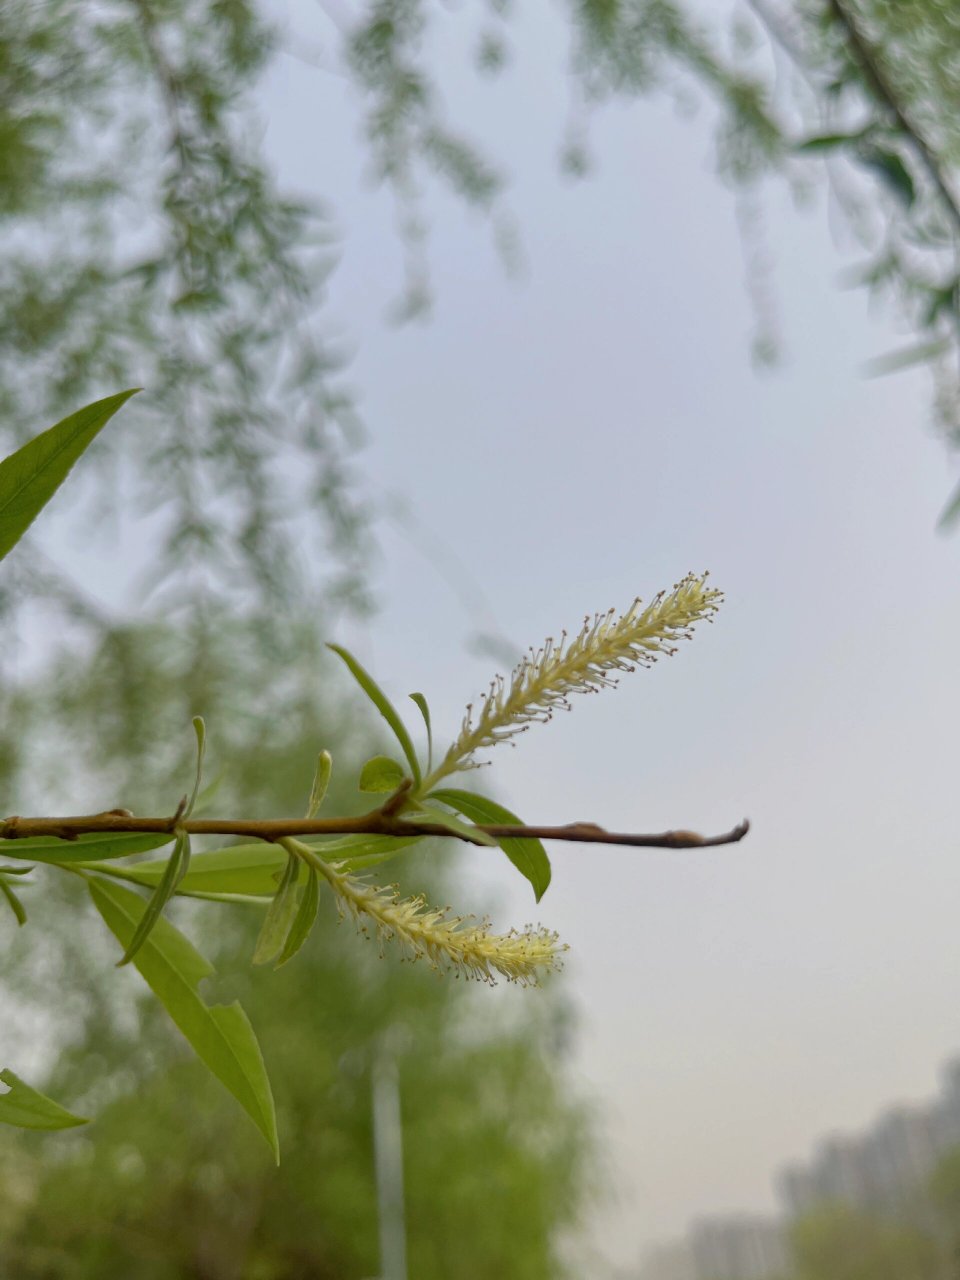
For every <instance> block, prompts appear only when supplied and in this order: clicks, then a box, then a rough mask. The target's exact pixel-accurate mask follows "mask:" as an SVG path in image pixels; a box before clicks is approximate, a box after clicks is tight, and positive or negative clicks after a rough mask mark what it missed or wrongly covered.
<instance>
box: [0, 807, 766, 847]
mask: <svg viewBox="0 0 960 1280" xmlns="http://www.w3.org/2000/svg"><path fill="white" fill-rule="evenodd" d="M389 803H390V802H389V801H387V804H386V805H384V806H383V807H381V808H379V809H372V810H371V811H370V812H369V813H364V814H360V815H359V816H358V817H355V818H268V819H266V820H253V819H251V820H244V819H228V818H190V819H187V820H186V821H184V820H182V819H181V818H180V817H179V815H174V816H173V817H169V818H135V817H133V816H132V815H131V814H128V813H125V812H124V811H122V810H121V811H117V812H109V813H95V814H89V815H82V816H79V817H67V818H19V817H12V818H7V819H6V821H0V840H27V839H31V838H34V837H38V836H45V837H48V838H49V837H51V836H52V837H54V838H56V839H60V840H76V839H77V838H78V837H79V836H82V835H125V834H141V835H143V834H151V833H157V834H162V833H165V832H169V833H171V834H172V833H173V829H174V827H175V826H177V827H178V828H180V829H182V830H184V831H187V832H189V834H190V835H194V836H214V835H217V836H246V837H247V838H248V839H252V840H267V841H271V842H273V841H282V840H284V839H287V838H290V837H298V836H299V837H303V836H341V835H380V836H399V837H402V836H434V837H440V838H444V837H446V838H450V839H458V840H466V841H467V842H468V843H471V841H470V840H469V836H467V835H459V834H458V833H455V832H452V831H445V830H438V829H437V827H436V825H435V824H433V823H426V822H417V821H416V819H406V818H404V817H403V816H402V815H399V814H397V813H395V812H392V811H391V810H390V809H389V808H388V806H389ZM476 825H477V829H478V831H482V832H484V833H485V834H486V835H488V836H493V837H494V839H496V840H518V839H520V840H522V839H534V840H568V841H575V842H578V843H581V844H617V845H631V846H635V847H645V848H655V849H697V848H703V847H705V846H708V845H721V844H736V843H737V841H739V840H742V839H743V837H744V836H745V835H746V834H747V831H748V830H749V829H750V824H749V822H747V821H746V820H744V821H743V822H741V823H739V824H738V825H737V826H736V827H734V828H733V829H732V830H731V831H727V832H724V833H723V834H722V835H716V836H702V835H698V834H697V832H695V831H663V832H660V833H659V834H654V835H649V834H646V835H645V834H639V833H636V834H634V833H630V832H617V831H606V830H604V828H603V827H599V826H597V825H596V824H595V823H593V822H571V823H567V824H566V825H564V826H526V825H524V824H522V823H477V824H476Z"/></svg>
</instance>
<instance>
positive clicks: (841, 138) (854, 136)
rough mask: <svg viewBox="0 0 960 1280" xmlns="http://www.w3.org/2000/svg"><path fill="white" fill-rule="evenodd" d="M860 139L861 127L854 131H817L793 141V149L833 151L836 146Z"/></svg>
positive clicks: (801, 150) (800, 150) (861, 134)
mask: <svg viewBox="0 0 960 1280" xmlns="http://www.w3.org/2000/svg"><path fill="white" fill-rule="evenodd" d="M862 140H863V130H862V129H858V130H857V132H856V133H817V134H814V135H813V137H811V138H804V139H802V141H800V142H797V143H795V144H794V148H793V149H794V151H796V152H799V153H801V154H802V153H804V152H807V153H810V152H818V151H835V150H836V149H837V148H838V147H843V146H847V145H849V144H850V143H851V142H861V141H862Z"/></svg>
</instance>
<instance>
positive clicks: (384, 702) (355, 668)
mask: <svg viewBox="0 0 960 1280" xmlns="http://www.w3.org/2000/svg"><path fill="white" fill-rule="evenodd" d="M327 648H328V649H330V650H332V651H333V652H334V653H335V654H336V655H337V657H338V658H340V659H341V660H342V661H343V662H344V663H345V664H346V666H347V669H348V670H349V672H350V674H351V675H352V676H353V678H354V680H356V682H357V684H358V685H359V686H360V688H361V689H362V690H363V691H364V693H365V694H366V695H367V697H368V698H369V699H370V701H371V702H372V703H373V705H374V706H375V707H376V708H377V710H378V711H379V712H380V714H381V715H382V716H383V718H384V720H386V722H387V724H388V725H389V726H390V728H391V729H392V730H393V732H394V735H395V737H396V739H397V741H398V742H399V743H400V746H401V747H402V748H403V754H404V755H405V756H406V758H407V764H409V766H410V772H411V773H412V774H413V780H414V782H415V783H416V785H417V786H419V785H420V761H419V760H418V759H417V753H416V752H415V751H414V749H413V743H412V742H411V741H410V735H409V733H407V730H406V726H405V725H404V723H403V721H402V720H401V719H400V717H399V716H398V715H397V712H396V710H395V709H394V706H393V704H392V703H391V702H390V699H389V698H388V697H387V695H386V694H385V693H384V692H383V690H382V689H381V688H380V686H379V685H378V684H377V683H376V681H375V680H374V679H373V677H372V676H371V675H370V674H369V673H368V672H367V671H365V670H364V669H363V667H361V665H360V663H359V662H358V661H357V660H356V658H355V657H354V656H353V654H352V653H349V652H348V651H347V650H346V649H344V648H342V647H341V646H340V645H338V644H328V645H327Z"/></svg>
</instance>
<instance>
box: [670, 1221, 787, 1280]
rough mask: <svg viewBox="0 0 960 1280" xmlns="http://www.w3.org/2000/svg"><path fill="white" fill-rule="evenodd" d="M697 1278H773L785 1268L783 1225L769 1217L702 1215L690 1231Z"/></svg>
mask: <svg viewBox="0 0 960 1280" xmlns="http://www.w3.org/2000/svg"><path fill="white" fill-rule="evenodd" d="M690 1244H691V1247H692V1250H693V1257H694V1265H695V1271H694V1274H695V1277H696V1280H774V1277H777V1276H782V1275H783V1274H784V1272H785V1271H786V1270H787V1250H786V1244H785V1242H784V1235H783V1228H782V1227H781V1226H780V1224H779V1223H778V1222H776V1221H774V1220H773V1219H771V1218H767V1217H760V1216H758V1215H754V1214H751V1215H746V1214H739V1215H737V1216H732V1217H723V1218H705V1219H701V1220H700V1221H699V1222H695V1223H694V1225H693V1227H692V1229H691V1231H690Z"/></svg>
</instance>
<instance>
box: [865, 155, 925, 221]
mask: <svg viewBox="0 0 960 1280" xmlns="http://www.w3.org/2000/svg"><path fill="white" fill-rule="evenodd" d="M858 155H859V159H860V163H861V164H862V165H863V166H864V167H865V168H867V169H872V170H873V172H874V173H875V174H876V175H877V176H878V177H879V178H880V180H881V182H883V183H884V184H885V185H886V187H887V188H888V190H890V191H891V192H892V193H893V195H895V196H896V197H897V198H898V199H899V200H901V201H902V202H903V204H904V205H905V206H906V207H907V208H910V206H911V205H912V204H913V202H914V200H916V198H917V190H916V186H915V184H914V181H913V176H912V174H911V173H910V170H909V169H908V168H907V166H906V165H905V164H904V163H903V160H902V159H901V158H900V156H899V155H897V153H896V152H895V151H887V150H886V149H885V148H884V147H877V146H872V145H862V146H861V147H860V149H859V152H858Z"/></svg>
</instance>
